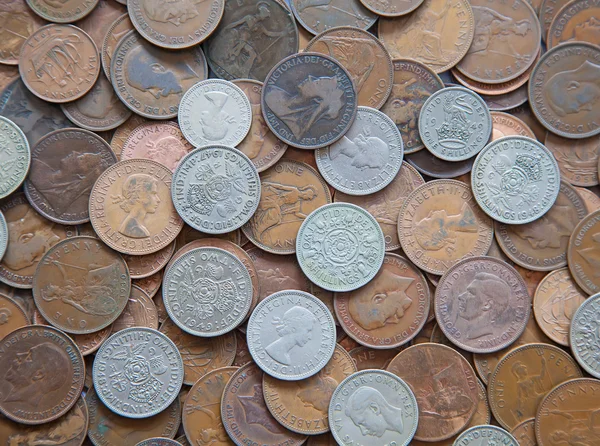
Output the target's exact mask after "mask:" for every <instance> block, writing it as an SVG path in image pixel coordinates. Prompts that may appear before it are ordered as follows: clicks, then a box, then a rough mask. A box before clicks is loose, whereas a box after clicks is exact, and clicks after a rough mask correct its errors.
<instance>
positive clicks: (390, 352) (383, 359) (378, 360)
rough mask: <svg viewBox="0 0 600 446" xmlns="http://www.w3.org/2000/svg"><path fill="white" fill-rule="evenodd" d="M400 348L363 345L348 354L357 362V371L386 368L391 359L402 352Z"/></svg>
mask: <svg viewBox="0 0 600 446" xmlns="http://www.w3.org/2000/svg"><path fill="white" fill-rule="evenodd" d="M400 350H401V349H396V348H386V349H375V348H372V347H365V346H364V345H361V346H359V347H355V348H353V349H352V350H350V351H349V352H348V354H349V355H350V357H351V358H352V360H353V361H354V363H355V364H356V369H357V371H360V370H367V369H381V370H384V369H385V368H386V367H387V366H388V364H389V363H390V361H391V360H392V359H393V358H394V357H395V356H396V355H397V354H398V353H400Z"/></svg>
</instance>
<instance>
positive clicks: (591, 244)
mask: <svg viewBox="0 0 600 446" xmlns="http://www.w3.org/2000/svg"><path fill="white" fill-rule="evenodd" d="M567 263H568V265H569V270H571V274H572V275H573V279H575V282H577V285H579V286H580V287H581V289H583V290H584V291H585V292H586V293H587V294H589V295H591V294H595V293H597V292H598V291H600V276H599V275H598V268H599V267H600V210H596V211H594V212H592V213H590V214H588V215H587V216H586V217H585V218H584V219H583V220H581V221H580V222H579V224H578V225H577V226H576V227H575V229H573V233H572V235H571V238H570V239H569V247H568V248H567Z"/></svg>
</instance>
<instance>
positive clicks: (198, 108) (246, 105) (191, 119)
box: [178, 79, 252, 147]
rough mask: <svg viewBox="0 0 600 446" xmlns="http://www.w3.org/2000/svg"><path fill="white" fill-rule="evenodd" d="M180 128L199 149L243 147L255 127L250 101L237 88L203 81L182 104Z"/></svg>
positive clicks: (187, 95)
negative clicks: (211, 146)
mask: <svg viewBox="0 0 600 446" xmlns="http://www.w3.org/2000/svg"><path fill="white" fill-rule="evenodd" d="M178 120H179V127H181V131H182V132H183V136H185V139H187V140H188V141H189V142H190V143H191V144H193V145H194V146H196V147H201V146H207V145H211V144H222V145H224V146H230V147H235V146H237V145H238V144H239V143H241V142H242V141H243V140H244V138H245V137H246V135H247V134H248V132H249V131H250V125H251V124H252V107H251V105H250V100H249V99H248V97H247V96H246V95H245V94H244V92H243V91H242V89H241V88H240V87H238V86H237V85H235V84H233V83H231V82H229V81H224V80H221V79H207V80H205V81H200V82H198V83H197V84H195V85H194V86H192V87H191V88H190V89H189V90H188V91H186V92H185V94H184V95H183V97H182V98H181V102H180V103H179V116H178Z"/></svg>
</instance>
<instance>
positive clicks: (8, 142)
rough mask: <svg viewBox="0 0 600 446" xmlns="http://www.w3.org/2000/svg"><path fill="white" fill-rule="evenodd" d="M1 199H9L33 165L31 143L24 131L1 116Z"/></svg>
mask: <svg viewBox="0 0 600 446" xmlns="http://www.w3.org/2000/svg"><path fill="white" fill-rule="evenodd" d="M0 149H2V153H0V165H2V170H3V175H2V177H1V178H0V198H5V197H8V196H9V195H10V194H11V193H13V192H14V191H15V190H16V189H17V188H18V187H19V186H20V185H21V183H22V182H23V180H25V177H26V176H27V172H29V165H30V163H31V151H30V149H29V142H27V138H26V137H25V134H24V133H23V131H22V130H21V129H20V128H19V127H17V125H16V124H15V123H14V122H12V121H11V120H10V119H6V118H5V117H4V116H0Z"/></svg>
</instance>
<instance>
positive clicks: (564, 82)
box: [529, 42, 600, 139]
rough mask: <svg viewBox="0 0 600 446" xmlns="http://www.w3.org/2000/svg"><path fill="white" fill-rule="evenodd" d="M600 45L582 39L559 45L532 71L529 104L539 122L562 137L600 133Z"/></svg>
mask: <svg viewBox="0 0 600 446" xmlns="http://www.w3.org/2000/svg"><path fill="white" fill-rule="evenodd" d="M599 72H600V48H599V47H597V46H595V45H592V44H589V43H584V42H568V43H564V44H563V45H558V46H557V47H554V48H552V49H551V50H550V51H548V52H547V53H546V54H544V55H543V56H542V57H541V58H540V60H539V61H538V63H537V64H536V66H535V68H534V69H533V72H532V73H531V80H530V82H529V103H530V104H531V109H532V110H533V113H535V116H536V118H537V119H538V120H539V121H540V123H541V124H542V125H543V126H544V127H546V128H547V129H548V130H550V131H551V132H552V133H555V134H557V135H559V136H564V137H565V138H574V139H579V138H587V137H589V136H594V135H598V134H600V125H599V124H598V123H599V122H600V107H598V106H597V104H598V98H599V97H600V92H599V91H598V86H597V83H596V81H597V79H598V73H599Z"/></svg>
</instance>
